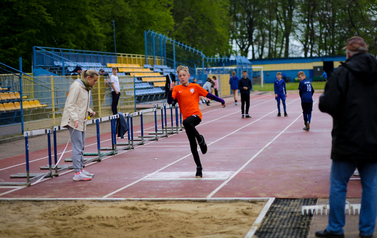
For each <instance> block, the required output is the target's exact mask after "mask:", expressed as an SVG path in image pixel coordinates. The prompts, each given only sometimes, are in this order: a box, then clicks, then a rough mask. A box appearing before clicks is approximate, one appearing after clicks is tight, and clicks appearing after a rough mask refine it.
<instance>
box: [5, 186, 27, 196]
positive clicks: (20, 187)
mask: <svg viewBox="0 0 377 238" xmlns="http://www.w3.org/2000/svg"><path fill="white" fill-rule="evenodd" d="M25 187H26V186H18V188H14V189H12V190H9V191H7V192H4V193H0V197H1V196H4V195H6V194H8V193H13V192H15V191H17V190H20V189H22V188H25Z"/></svg>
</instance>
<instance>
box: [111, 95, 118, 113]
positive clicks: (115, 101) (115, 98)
mask: <svg viewBox="0 0 377 238" xmlns="http://www.w3.org/2000/svg"><path fill="white" fill-rule="evenodd" d="M111 96H112V98H113V102H112V103H111V110H112V111H113V115H115V114H117V113H118V102H119V97H120V92H118V94H116V93H115V91H112V92H111Z"/></svg>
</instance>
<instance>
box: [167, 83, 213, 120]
mask: <svg viewBox="0 0 377 238" xmlns="http://www.w3.org/2000/svg"><path fill="white" fill-rule="evenodd" d="M207 94H208V92H207V91H206V90H205V89H204V88H202V87H200V85H199V84H195V83H190V84H189V85H188V86H183V85H177V86H175V87H174V88H173V92H172V94H171V96H172V97H173V99H177V100H178V104H179V110H181V112H182V117H183V120H185V119H186V118H187V117H189V116H193V115H198V116H199V117H200V119H202V112H201V111H200V110H199V96H203V97H206V96H207Z"/></svg>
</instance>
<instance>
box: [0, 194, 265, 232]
mask: <svg viewBox="0 0 377 238" xmlns="http://www.w3.org/2000/svg"><path fill="white" fill-rule="evenodd" d="M264 205H265V202H190V201H177V202H170V201H169V202H160V201H159V202H145V201H115V202H100V201H43V202H34V201H33V202H25V201H23V202H22V201H3V202H0V214H1V215H0V237H2V238H5V237H33V238H36V237H80V238H83V237H112V238H114V237H143V238H144V237H244V236H245V235H246V233H247V232H248V231H249V229H250V227H251V226H252V225H253V223H254V221H255V220H256V218H257V216H258V215H259V213H260V212H261V210H262V209H263V207H264Z"/></svg>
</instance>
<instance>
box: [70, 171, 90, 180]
mask: <svg viewBox="0 0 377 238" xmlns="http://www.w3.org/2000/svg"><path fill="white" fill-rule="evenodd" d="M91 179H92V177H89V176H86V175H85V174H84V173H82V172H80V173H78V174H75V175H74V176H73V180H74V181H90V180H91Z"/></svg>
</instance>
